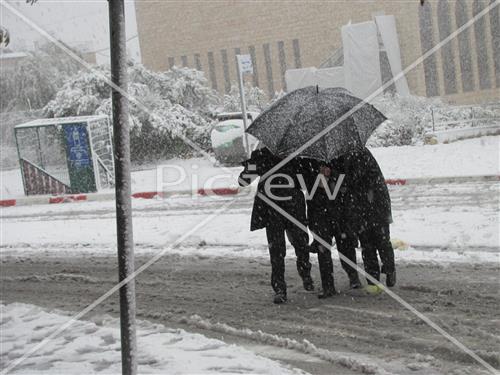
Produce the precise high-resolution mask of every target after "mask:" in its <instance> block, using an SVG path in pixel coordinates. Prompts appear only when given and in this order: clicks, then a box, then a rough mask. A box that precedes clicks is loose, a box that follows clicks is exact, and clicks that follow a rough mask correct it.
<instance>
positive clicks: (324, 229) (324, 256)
mask: <svg viewBox="0 0 500 375" xmlns="http://www.w3.org/2000/svg"><path fill="white" fill-rule="evenodd" d="M309 229H310V230H311V231H312V232H313V233H315V234H316V235H318V236H319V237H320V238H321V239H323V241H325V242H327V243H328V244H329V247H328V248H325V247H324V246H323V245H321V244H320V243H319V242H318V241H317V240H316V239H315V240H314V241H313V245H312V246H317V247H318V263H319V272H320V275H321V284H322V286H323V289H334V281H333V262H332V252H331V250H330V249H331V245H332V239H333V238H335V243H336V244H337V251H338V252H339V253H340V254H342V255H343V256H344V257H346V258H347V259H349V260H350V261H351V262H352V263H354V264H356V247H357V245H358V238H357V236H356V234H355V233H354V232H353V231H352V230H351V229H350V228H349V226H348V225H346V224H344V223H341V222H334V221H332V220H323V221H320V220H312V221H311V222H310V223H309ZM340 263H341V265H342V268H343V269H344V271H345V272H346V273H347V275H348V276H350V275H352V274H354V273H356V272H357V271H356V268H353V267H351V266H350V265H349V264H348V263H347V262H346V261H344V260H343V259H342V257H341V259H340Z"/></svg>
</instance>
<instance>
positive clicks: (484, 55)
mask: <svg viewBox="0 0 500 375" xmlns="http://www.w3.org/2000/svg"><path fill="white" fill-rule="evenodd" d="M484 5H485V3H484V1H482V0H474V3H472V14H473V15H474V16H476V15H477V14H478V13H480V12H481V11H482V10H483V9H484ZM474 34H475V36H476V54H477V56H476V57H477V69H478V75H479V88H480V89H483V90H484V89H489V88H491V80H490V64H489V62H488V44H487V42H486V41H487V39H486V21H485V19H484V17H481V18H480V19H478V20H477V21H476V22H474Z"/></svg>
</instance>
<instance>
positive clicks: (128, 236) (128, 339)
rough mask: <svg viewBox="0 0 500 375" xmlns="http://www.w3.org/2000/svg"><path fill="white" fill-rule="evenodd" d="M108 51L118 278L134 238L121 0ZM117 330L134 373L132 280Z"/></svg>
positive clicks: (112, 14)
mask: <svg viewBox="0 0 500 375" xmlns="http://www.w3.org/2000/svg"><path fill="white" fill-rule="evenodd" d="M108 4H109V30H110V48H111V50H110V54H111V80H112V82H113V83H114V84H115V85H116V86H118V87H119V88H120V89H121V90H120V91H118V90H115V89H112V107H113V134H114V142H115V156H114V157H115V191H116V229H117V230H116V234H117V244H118V275H119V276H118V277H119V281H120V282H122V281H123V280H125V279H127V278H129V277H130V276H131V275H132V274H133V273H134V239H133V232H132V202H131V186H130V185H131V178H130V133H129V108H128V99H127V97H126V96H124V95H122V92H126V91H127V56H126V44H125V9H124V0H108ZM120 329H121V347H122V374H123V375H135V374H137V342H136V332H135V281H134V279H133V278H130V280H129V281H128V282H127V283H126V284H124V285H123V286H122V287H121V288H120Z"/></svg>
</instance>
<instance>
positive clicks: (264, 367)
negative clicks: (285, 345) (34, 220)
mask: <svg viewBox="0 0 500 375" xmlns="http://www.w3.org/2000/svg"><path fill="white" fill-rule="evenodd" d="M0 315H1V320H0V327H1V331H2V334H1V336H0V356H1V358H2V366H1V367H3V368H5V367H6V366H7V365H8V364H10V363H11V361H15V360H16V359H17V358H19V357H21V356H22V355H23V354H24V353H25V352H27V351H28V350H30V349H31V348H32V347H34V346H35V345H37V344H38V343H40V342H41V341H42V340H43V339H45V338H46V337H47V336H49V335H50V334H51V333H52V332H53V331H54V329H56V328H58V327H59V326H62V325H63V324H65V323H66V322H67V321H68V319H69V318H70V316H68V315H67V314H64V313H63V312H60V311H47V310H44V309H42V308H40V307H37V306H34V305H28V304H22V303H13V304H7V305H5V304H0ZM137 347H138V363H139V372H140V373H141V374H220V373H225V374H231V373H234V374H240V373H248V374H249V373H252V374H276V375H278V374H303V372H302V371H299V370H296V369H293V368H289V367H285V366H284V365H282V364H280V363H278V362H276V361H272V360H270V359H267V358H264V357H261V356H258V355H256V354H254V353H253V352H251V351H249V350H246V349H244V348H241V347H238V346H235V345H228V344H226V343H224V342H222V341H220V340H215V339H210V338H207V337H205V336H203V335H200V334H193V333H188V332H186V331H184V330H182V329H170V328H167V327H164V326H163V325H160V324H153V323H149V322H147V321H139V322H138V329H137ZM12 373H14V374H51V375H52V374H64V375H70V374H79V375H81V374H90V373H97V374H99V373H101V374H120V373H121V362H120V330H119V323H118V321H117V319H115V318H112V317H110V316H100V317H94V318H93V319H92V320H91V321H82V320H78V321H76V322H75V323H74V324H73V325H71V326H70V328H68V329H67V330H66V331H65V332H64V333H63V334H62V335H61V336H60V337H56V338H54V339H53V340H50V341H49V342H47V343H46V344H45V345H44V346H43V348H41V349H40V350H38V351H37V352H36V355H33V356H32V357H30V358H28V359H26V360H25V361H23V362H22V363H20V365H19V367H16V368H14V371H13V372H12Z"/></svg>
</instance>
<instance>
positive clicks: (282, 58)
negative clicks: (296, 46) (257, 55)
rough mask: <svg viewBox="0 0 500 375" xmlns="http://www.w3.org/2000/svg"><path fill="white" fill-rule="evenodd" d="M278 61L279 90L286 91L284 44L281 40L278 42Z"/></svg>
mask: <svg viewBox="0 0 500 375" xmlns="http://www.w3.org/2000/svg"><path fill="white" fill-rule="evenodd" d="M278 59H279V62H280V73H281V89H282V90H284V91H286V81H285V72H286V55H285V43H284V42H283V41H282V40H280V41H279V42H278Z"/></svg>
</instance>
